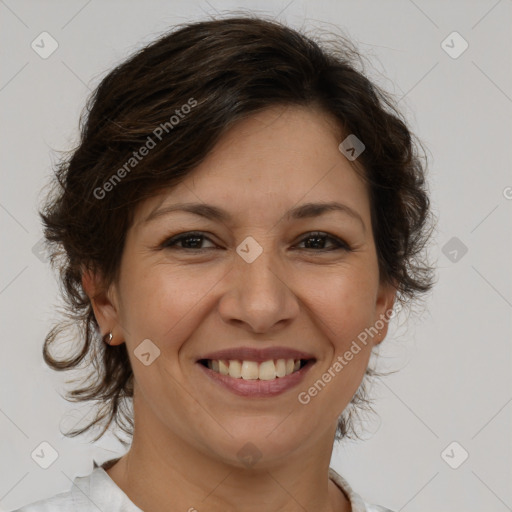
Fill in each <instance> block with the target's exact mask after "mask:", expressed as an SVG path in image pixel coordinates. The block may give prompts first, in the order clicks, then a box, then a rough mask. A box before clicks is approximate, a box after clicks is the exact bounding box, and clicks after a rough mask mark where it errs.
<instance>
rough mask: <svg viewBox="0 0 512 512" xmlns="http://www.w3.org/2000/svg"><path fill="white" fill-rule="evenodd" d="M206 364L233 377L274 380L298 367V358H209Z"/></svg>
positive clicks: (211, 368) (294, 370)
mask: <svg viewBox="0 0 512 512" xmlns="http://www.w3.org/2000/svg"><path fill="white" fill-rule="evenodd" d="M207 366H208V368H210V370H213V371H214V372H217V373H220V374H222V375H229V376H230V377H232V378H234V379H240V378H241V379H244V380H257V379H259V380H274V379H275V378H282V377H286V376H287V375H290V374H292V373H294V372H296V371H297V370H299V369H300V359H295V360H294V359H277V360H275V361H274V360H273V359H269V360H268V361H263V362H261V363H257V362H255V361H238V360H236V359H232V360H229V361H227V360H215V359H209V360H208V361H207Z"/></svg>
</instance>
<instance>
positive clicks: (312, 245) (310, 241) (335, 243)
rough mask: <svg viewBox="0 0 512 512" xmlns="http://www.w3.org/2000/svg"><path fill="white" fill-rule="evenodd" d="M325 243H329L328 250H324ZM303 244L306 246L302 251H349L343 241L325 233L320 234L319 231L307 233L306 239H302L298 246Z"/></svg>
mask: <svg viewBox="0 0 512 512" xmlns="http://www.w3.org/2000/svg"><path fill="white" fill-rule="evenodd" d="M326 242H330V243H331V247H330V248H326V247H325V245H326ZM302 243H305V244H306V246H305V247H304V249H307V250H311V249H316V250H319V251H335V250H338V249H341V250H345V251H350V250H351V249H350V247H349V245H348V244H347V243H346V242H344V241H343V240H340V239H339V238H337V237H335V236H331V235H328V234H327V233H322V232H320V231H318V232H314V233H309V234H308V235H307V236H306V237H304V238H303V239H302V240H301V242H300V244H302Z"/></svg>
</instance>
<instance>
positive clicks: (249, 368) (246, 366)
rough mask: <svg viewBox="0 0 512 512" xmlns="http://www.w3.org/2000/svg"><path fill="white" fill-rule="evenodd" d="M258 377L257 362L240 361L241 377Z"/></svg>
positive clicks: (251, 378)
mask: <svg viewBox="0 0 512 512" xmlns="http://www.w3.org/2000/svg"><path fill="white" fill-rule="evenodd" d="M257 378H258V363H255V362H254V361H244V362H243V363H242V379H245V380H256V379H257Z"/></svg>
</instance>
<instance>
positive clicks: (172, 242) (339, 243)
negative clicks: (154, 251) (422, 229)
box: [160, 231, 352, 253]
mask: <svg viewBox="0 0 512 512" xmlns="http://www.w3.org/2000/svg"><path fill="white" fill-rule="evenodd" d="M189 238H201V239H204V240H209V241H210V242H212V243H214V242H213V241H212V240H211V239H210V238H208V237H207V236H205V235H204V233H203V232H201V231H188V232H186V233H180V234H178V235H175V236H173V237H171V238H168V239H167V240H165V241H164V242H163V243H162V244H161V245H160V248H161V249H177V250H179V251H193V252H199V253H200V252H204V251H208V250H211V249H214V248H213V247H205V248H200V249H194V248H191V247H178V246H177V245H176V244H177V243H179V242H181V241H183V240H187V239H189ZM310 238H320V239H322V240H324V241H326V240H331V241H332V242H334V243H335V244H336V247H334V248H332V249H317V250H315V249H311V248H309V249H304V250H313V251H315V252H332V251H335V250H340V249H341V250H343V251H346V252H350V251H352V248H351V247H350V246H349V245H348V244H347V243H346V242H345V241H343V240H341V239H340V238H337V237H335V236H332V235H329V234H327V233H324V232H322V231H312V232H310V233H307V236H305V237H303V238H302V239H301V240H300V242H299V243H302V242H304V241H305V240H308V239H310Z"/></svg>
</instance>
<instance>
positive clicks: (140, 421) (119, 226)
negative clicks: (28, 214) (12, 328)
mask: <svg viewBox="0 0 512 512" xmlns="http://www.w3.org/2000/svg"><path fill="white" fill-rule="evenodd" d="M336 41H337V42H336V43H330V44H327V43H316V42H314V41H313V40H312V39H310V38H308V37H306V36H304V35H302V34H300V33H298V32H297V31H295V30H292V29H290V28H288V27H285V26H283V25H281V24H279V23H277V22H275V21H267V20H264V19H261V18H255V17H250V16H247V17H230V18H227V19H222V20H216V21H205V22H198V23H192V24H189V25H186V26H182V27H178V28H177V29H175V30H173V31H172V32H170V33H168V34H166V35H165V36H163V37H161V38H160V39H158V40H157V41H155V42H154V43H152V44H150V45H148V46H147V47H145V48H143V49H142V50H140V51H139V52H138V53H137V54H135V55H134V56H133V57H131V58H130V59H129V60H127V61H126V62H124V63H122V64H121V65H120V66H118V67H117V68H115V69H114V70H113V71H111V72H110V73H109V74H108V75H107V76H106V77H105V78H104V79H103V81H102V82H101V83H100V85H99V87H98V88H97V90H96V91H95V93H94V94H93V96H92V98H91V100H90V102H89V104H88V114H87V117H86V120H85V122H84V123H83V125H82V138H81V144H80V146H79V147H78V149H76V151H74V153H73V154H72V155H71V156H70V158H69V159H67V160H66V161H62V162H61V163H60V166H59V168H58V170H57V180H56V182H57V184H58V185H57V186H56V188H55V193H54V194H52V195H51V197H49V199H48V202H47V204H46V206H45V207H44V209H43V211H42V218H43V221H44V224H45V228H46V231H45V233H46V238H47V240H48V241H49V242H50V245H51V249H52V251H53V258H52V262H53V264H54V265H55V266H56V267H57V268H58V269H59V270H60V272H61V278H62V283H63V287H64V290H65V298H66V300H67V303H68V306H69V314H70V319H71V321H72V323H73V325H74V326H76V327H78V332H79V338H78V339H77V340H76V354H74V355H73V356H72V357H67V358H64V359H62V358H60V359H59V358H58V357H57V356H56V355H52V354H51V352H50V349H51V346H52V344H53V343H54V342H55V341H56V339H57V338H58V337H59V336H60V335H62V334H63V333H64V332H65V329H66V328H67V327H68V326H69V323H65V322H63V323H62V324H59V325H57V326H56V327H55V328H54V329H53V330H52V331H51V332H50V333H49V335H48V337H47V339H46V343H45V346H44V357H45V361H46V362H47V363H48V364H49V365H50V366H51V367H52V368H54V369H56V370H68V369H73V368H77V367H79V365H80V364H81V363H82V362H87V361H92V363H93V364H92V365H89V366H88V368H89V369H90V373H89V375H88V378H87V380H84V381H83V382H82V383H81V386H80V387H77V388H76V389H73V390H72V391H71V392H70V395H69V398H70V399H71V400H83V401H87V400H95V401H100V402H102V407H101V409H100V411H99V412H98V415H97V417H96V418H95V419H94V421H93V422H91V423H90V424H88V425H86V426H85V427H83V428H81V429H79V430H76V431H73V432H70V433H68V435H78V434H80V433H82V432H85V431H87V430H89V429H91V428H93V427H95V426H97V425H101V424H103V430H102V432H101V433H100V434H99V436H98V437H97V438H96V439H98V438H99V437H101V436H102V435H103V434H104V433H105V430H106V429H107V428H108V427H109V426H110V425H111V424H112V423H116V424H117V426H118V427H120V428H121V429H122V430H123V431H124V432H125V433H127V434H128V435H129V436H130V437H132V440H131V443H130V448H129V450H128V451H127V453H126V454H125V455H124V456H123V457H121V458H119V459H114V460H112V461H109V462H108V463H105V464H104V465H103V466H102V467H96V468H95V469H94V471H93V472H92V473H91V474H90V475H88V476H86V477H80V478H77V484H78V486H79V487H80V489H81V491H80V492H76V491H75V490H72V491H70V492H68V493H63V494H61V495H58V496H55V497H53V498H50V499H48V500H44V501H41V502H38V503H35V504H32V505H29V506H27V507H25V508H23V509H21V510H23V511H42V510H52V511H53V510H71V509H72V510H89V509H90V507H91V506H92V505H91V504H90V503H91V502H92V503H94V505H95V507H98V508H100V509H101V508H102V506H103V507H104V508H103V509H104V510H109V511H121V510H123V511H137V510H146V511H160V510H162V511H163V510H165V511H170V510H171V511H184V510H197V511H201V510H209V511H217V510H223V511H225V510H237V511H244V512H249V511H253V510H254V511H256V510H262V509H263V510H266V511H295V510H310V511H316V512H333V511H350V510H352V511H354V512H362V511H376V510H387V509H384V508H382V507H378V506H375V505H369V504H367V503H366V502H364V500H363V499H362V498H360V497H359V496H358V495H357V494H356V493H355V492H354V491H353V490H352V489H351V487H350V486H349V484H348V483H347V482H346V481H345V480H344V479H343V478H342V477H341V476H340V475H338V474H337V473H335V472H334V471H333V470H332V469H330V468H329V462H330V457H331V453H332V447H333V442H334V440H335V439H342V438H343V437H345V436H348V435H350V434H354V433H355V427H354V424H353V422H352V421H351V417H352V416H353V414H354V412H355V411H357V407H358V406H359V405H361V404H364V403H365V401H366V400H367V398H366V396H365V393H364V382H365V381H366V380H367V379H368V378H369V377H370V376H371V372H372V370H371V368H370V367H369V360H370V356H371V354H372V350H373V349H374V348H375V347H376V346H377V345H378V344H380V343H381V342H382V341H383V340H384V338H385V336H386V333H387V327H388V322H389V319H390V317H391V316H392V311H393V305H394V304H395V303H397V302H399V303H400V305H403V306H410V305H411V304H412V303H413V301H415V300H417V299H418V297H419V296H420V294H421V293H423V292H426V291H428V290H429V289H430V288H431V286H432V282H433V272H432V268H431V267H430V266H429V264H428V262H427V260H426V259H425V257H424V256H423V254H422V251H423V249H424V247H425V244H426V242H427V240H428V238H429V235H430V232H431V230H430V229H429V227H430V224H429V220H430V219H431V215H430V212H429V199H428V196H427V193H426V185H425V177H424V172H425V171H424V167H423V165H422V164H421V161H420V158H419V156H418V152H417V144H415V143H413V139H412V134H411V133H410V131H409V130H408V128H407V127H406V124H405V121H404V120H403V119H402V118H401V116H400V114H399V112H397V111H396V110H395V109H394V107H393V104H392V101H391V100H390V99H389V97H388V96H386V95H385V94H384V93H383V92H382V91H380V90H379V89H378V88H377V87H376V86H374V85H373V84H372V83H371V82H370V81H369V80H368V79H367V78H366V77H365V76H364V75H363V74H362V72H360V71H358V70H357V62H358V54H357V52H356V50H355V49H354V48H353V47H352V46H351V44H350V43H349V42H348V41H346V40H344V39H343V38H340V37H338V38H337V39H336ZM189 98H194V99H195V100H194V101H196V102H197V104H196V105H194V108H193V109H192V108H188V109H187V110H186V111H185V110H184V109H181V110H180V112H181V115H179V117H178V115H177V114H175V112H176V109H178V107H180V106H182V105H186V104H187V102H188V101H189ZM172 116H174V117H176V123H172V130H170V129H169V131H168V133H166V134H165V135H164V134H163V129H162V130H161V132H158V133H160V135H162V136H161V137H160V138H158V140H156V142H155V145H154V146H152V147H151V150H150V151H146V152H145V154H144V156H141V158H140V159H137V163H136V165H134V166H133V167H132V168H131V169H130V172H125V173H123V176H122V179H119V180H118V181H116V183H115V187H114V186H113V187H112V190H110V191H107V190H106V189H105V187H104V184H105V183H108V182H109V179H110V178H111V177H112V175H113V173H115V172H116V169H122V168H123V164H124V163H126V162H127V161H129V159H130V158H132V156H133V152H134V151H136V150H137V148H140V147H143V146H145V144H146V142H147V141H148V140H149V139H150V138H151V135H152V134H154V133H155V130H157V129H158V127H162V126H166V125H165V123H166V122H168V121H169V119H172ZM151 140H153V138H151ZM98 190H101V191H102V192H101V197H98V194H97V193H96V192H97V191H98ZM95 191H96V192H95ZM102 340H103V341H104V342H106V343H102ZM131 405H132V406H133V410H132V409H131V408H130V406H131ZM95 507H94V508H95ZM95 509H96V508H95Z"/></svg>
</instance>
